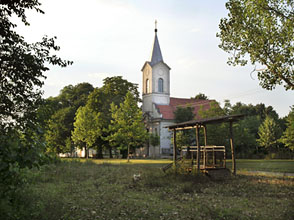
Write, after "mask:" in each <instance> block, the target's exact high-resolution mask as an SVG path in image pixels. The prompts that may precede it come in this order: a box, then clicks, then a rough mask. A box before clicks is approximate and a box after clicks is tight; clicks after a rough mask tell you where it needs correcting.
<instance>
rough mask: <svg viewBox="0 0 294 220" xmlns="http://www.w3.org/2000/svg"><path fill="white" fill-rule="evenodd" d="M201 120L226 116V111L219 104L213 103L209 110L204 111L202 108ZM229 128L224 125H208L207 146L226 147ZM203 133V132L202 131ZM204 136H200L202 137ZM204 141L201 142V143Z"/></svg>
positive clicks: (200, 111)
mask: <svg viewBox="0 0 294 220" xmlns="http://www.w3.org/2000/svg"><path fill="white" fill-rule="evenodd" d="M198 114H199V116H200V117H201V118H214V117H218V116H224V115H225V112H224V110H223V109H222V108H221V107H220V106H219V103H217V102H211V103H210V108H209V109H208V110H204V109H203V108H202V107H201V108H200V110H199V112H198ZM228 131H229V130H228V126H227V125H226V124H224V123H222V124H216V125H207V144H208V145H219V146H226V145H227V142H226V140H227V139H228V138H227V136H228ZM201 133H202V131H201ZM202 136H203V135H200V137H202ZM201 142H202V143H203V142H204V141H202V140H200V143H201Z"/></svg>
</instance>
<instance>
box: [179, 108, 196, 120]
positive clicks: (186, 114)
mask: <svg viewBox="0 0 294 220" xmlns="http://www.w3.org/2000/svg"><path fill="white" fill-rule="evenodd" d="M174 116H175V122H176V123H180V122H184V121H191V120H193V119H194V117H195V115H194V108H193V107H191V106H186V107H177V109H176V110H175V111H174Z"/></svg>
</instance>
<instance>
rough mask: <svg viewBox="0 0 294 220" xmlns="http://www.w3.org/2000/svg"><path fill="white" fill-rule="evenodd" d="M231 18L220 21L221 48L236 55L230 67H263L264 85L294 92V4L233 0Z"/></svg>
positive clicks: (277, 0)
mask: <svg viewBox="0 0 294 220" xmlns="http://www.w3.org/2000/svg"><path fill="white" fill-rule="evenodd" d="M226 8H227V9H228V10H229V14H228V18H223V19H221V21H220V25H219V28H220V33H218V34H217V37H219V38H220V39H221V44H220V45H219V47H220V48H221V49H223V50H224V51H226V52H228V53H230V54H232V56H231V57H230V58H229V60H228V64H233V65H242V66H243V65H246V64H247V63H248V61H249V60H250V62H251V63H252V64H253V65H256V64H258V65H261V66H262V67H261V68H260V69H255V71H257V76H258V79H259V80H260V85H261V86H262V87H263V88H265V89H269V90H272V89H274V88H275V86H276V85H280V84H283V85H284V87H285V89H286V90H288V89H291V90H294V72H293V71H294V68H293V66H294V1H290V0H229V1H228V2H227V3H226Z"/></svg>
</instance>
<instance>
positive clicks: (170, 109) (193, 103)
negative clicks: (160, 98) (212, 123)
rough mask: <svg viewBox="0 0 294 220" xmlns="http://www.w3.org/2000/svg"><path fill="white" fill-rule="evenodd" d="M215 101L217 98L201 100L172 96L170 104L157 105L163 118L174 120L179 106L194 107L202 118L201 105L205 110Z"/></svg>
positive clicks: (196, 114) (195, 112)
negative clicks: (200, 113)
mask: <svg viewBox="0 0 294 220" xmlns="http://www.w3.org/2000/svg"><path fill="white" fill-rule="evenodd" d="M212 102H215V100H200V99H182V98H172V97H171V98H170V104H169V105H156V108H157V109H158V111H159V113H160V114H162V118H163V119H168V120H173V119H174V117H175V116H174V111H175V110H176V109H177V107H187V106H190V107H193V108H194V112H193V113H194V115H195V116H196V118H197V119H199V118H200V116H199V114H198V111H199V110H200V108H201V106H202V109H203V110H208V109H210V103H212Z"/></svg>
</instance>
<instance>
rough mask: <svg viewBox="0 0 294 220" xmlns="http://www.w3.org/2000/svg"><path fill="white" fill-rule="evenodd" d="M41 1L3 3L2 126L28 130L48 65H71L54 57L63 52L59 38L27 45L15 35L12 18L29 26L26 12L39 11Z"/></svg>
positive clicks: (0, 38) (0, 44) (0, 55)
mask: <svg viewBox="0 0 294 220" xmlns="http://www.w3.org/2000/svg"><path fill="white" fill-rule="evenodd" d="M39 6H40V3H39V2H38V1H29V0H27V1H24V0H18V1H1V4H0V21H1V22H0V30H1V31H0V82H1V85H0V87H1V89H0V126H1V129H2V130H3V129H4V127H5V128H7V126H9V125H12V126H15V125H17V126H22V127H23V126H25V125H27V124H28V123H32V122H33V121H34V119H35V118H34V116H35V115H34V113H35V111H36V108H37V107H36V106H37V105H38V104H39V103H40V101H41V95H42V91H41V90H40V88H41V87H42V85H43V80H44V79H45V78H46V77H45V75H44V72H45V71H47V70H49V68H48V66H46V64H48V63H49V64H52V65H59V66H61V67H65V66H67V65H69V64H71V63H72V62H70V61H65V60H62V59H61V58H59V57H58V56H56V55H54V54H52V51H58V50H59V49H60V48H59V46H57V45H56V44H55V39H56V37H53V38H49V37H47V36H44V37H43V39H42V40H41V41H40V42H36V43H31V44H30V43H27V42H26V41H25V40H24V38H23V37H22V36H20V35H19V34H17V33H16V32H15V31H14V28H15V27H16V24H14V23H12V22H11V17H12V16H13V15H16V16H17V17H19V18H21V20H22V21H23V22H24V23H25V24H26V25H29V22H28V21H27V19H26V15H25V11H26V10H27V9H35V10H36V11H37V12H41V13H43V12H42V11H41V10H40V9H39Z"/></svg>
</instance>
